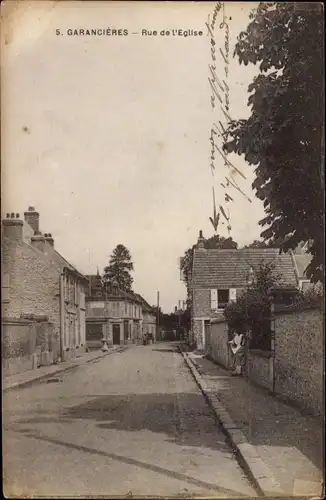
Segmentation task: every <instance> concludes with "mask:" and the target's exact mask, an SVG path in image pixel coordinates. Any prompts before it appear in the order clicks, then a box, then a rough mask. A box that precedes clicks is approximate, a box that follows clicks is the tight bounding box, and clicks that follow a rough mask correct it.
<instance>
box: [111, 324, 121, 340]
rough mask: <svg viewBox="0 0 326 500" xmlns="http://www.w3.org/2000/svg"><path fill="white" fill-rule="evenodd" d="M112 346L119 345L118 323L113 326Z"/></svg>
mask: <svg viewBox="0 0 326 500" xmlns="http://www.w3.org/2000/svg"><path fill="white" fill-rule="evenodd" d="M113 344H114V345H118V344H120V325H119V324H118V323H115V324H113Z"/></svg>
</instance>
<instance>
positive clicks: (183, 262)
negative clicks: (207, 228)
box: [180, 234, 238, 308]
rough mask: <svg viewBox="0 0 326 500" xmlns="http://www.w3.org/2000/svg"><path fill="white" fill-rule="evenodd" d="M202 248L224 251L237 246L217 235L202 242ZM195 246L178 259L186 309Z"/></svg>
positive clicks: (188, 301)
mask: <svg viewBox="0 0 326 500" xmlns="http://www.w3.org/2000/svg"><path fill="white" fill-rule="evenodd" d="M204 247H205V248H206V249H214V248H226V249H228V248H229V249H236V248H238V244H237V243H236V242H235V241H233V239H232V238H231V237H229V238H224V237H223V236H220V235H218V234H215V235H214V236H211V237H210V238H208V239H207V240H205V241H204ZM195 248H196V245H193V246H192V247H191V248H188V250H186V251H185V253H184V255H183V257H181V259H180V271H181V272H182V274H183V281H184V282H185V284H186V287H187V297H188V299H187V307H188V308H189V307H190V289H189V286H190V275H191V271H192V263H193V255H194V249H195Z"/></svg>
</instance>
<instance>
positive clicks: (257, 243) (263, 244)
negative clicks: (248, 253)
mask: <svg viewBox="0 0 326 500" xmlns="http://www.w3.org/2000/svg"><path fill="white" fill-rule="evenodd" d="M279 246H280V244H279V243H277V242H273V241H264V240H254V241H253V242H252V243H250V244H249V245H245V246H244V247H243V248H279Z"/></svg>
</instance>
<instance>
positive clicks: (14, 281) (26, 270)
mask: <svg viewBox="0 0 326 500" xmlns="http://www.w3.org/2000/svg"><path fill="white" fill-rule="evenodd" d="M2 273H3V275H6V277H7V282H8V293H7V300H6V302H5V303H3V304H2V314H3V316H4V317H8V318H20V317H21V316H24V315H26V314H34V315H40V314H41V315H46V316H47V317H48V319H49V321H50V322H51V323H52V324H53V328H54V336H55V338H56V339H57V341H59V338H60V337H59V335H60V270H59V269H58V268H57V267H56V266H54V265H53V263H52V262H51V261H50V260H49V259H48V258H47V257H46V256H45V255H44V254H42V252H40V251H39V250H37V249H36V248H33V247H32V246H31V245H28V244H27V243H24V242H22V241H12V240H11V239H9V238H6V237H4V238H3V248H2Z"/></svg>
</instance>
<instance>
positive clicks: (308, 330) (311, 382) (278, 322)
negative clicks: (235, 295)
mask: <svg viewBox="0 0 326 500" xmlns="http://www.w3.org/2000/svg"><path fill="white" fill-rule="evenodd" d="M324 343H325V339H324V334H323V313H322V311H320V310H319V309H313V310H306V311H300V312H298V311H296V312H291V311H289V312H287V313H286V312H282V313H278V314H276V315H275V368H274V369H275V392H276V393H278V394H280V395H282V396H285V397H287V398H288V399H291V400H292V401H293V402H296V403H298V404H299V405H300V406H303V407H304V408H306V409H309V410H311V411H312V412H313V413H314V414H316V415H321V414H322V413H323V391H324V377H323V372H324V359H323V353H324Z"/></svg>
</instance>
